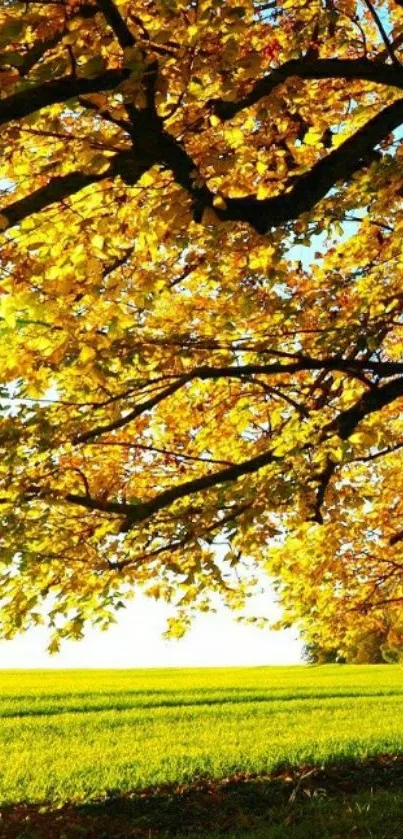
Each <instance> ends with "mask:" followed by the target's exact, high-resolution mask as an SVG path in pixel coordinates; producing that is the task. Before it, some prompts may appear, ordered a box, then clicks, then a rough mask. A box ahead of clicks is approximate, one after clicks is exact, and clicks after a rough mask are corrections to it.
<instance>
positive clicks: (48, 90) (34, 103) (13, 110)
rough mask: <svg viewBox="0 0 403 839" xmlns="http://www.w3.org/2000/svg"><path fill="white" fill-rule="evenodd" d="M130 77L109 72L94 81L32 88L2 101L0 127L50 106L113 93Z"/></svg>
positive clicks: (64, 80) (61, 81) (66, 79)
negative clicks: (85, 96)
mask: <svg viewBox="0 0 403 839" xmlns="http://www.w3.org/2000/svg"><path fill="white" fill-rule="evenodd" d="M129 76H130V70H128V69H123V70H105V72H104V73H102V74H101V75H100V76H95V77H94V78H83V79H81V78H78V79H77V78H74V77H73V76H63V78H61V79H52V80H51V81H49V82H44V83H43V84H38V85H32V87H28V88H26V89H25V90H21V91H19V92H18V93H14V94H13V95H12V96H8V97H7V98H6V99H2V100H0V125H5V124H6V123H8V122H12V121H13V120H18V119H22V118H23V117H26V116H30V115H31V114H34V113H35V112H36V111H40V110H41V109H42V108H47V107H48V106H49V105H56V104H57V103H58V102H68V101H69V100H70V99H74V98H76V97H77V96H84V95H86V94H89V93H99V92H100V91H102V90H113V88H115V87H117V86H118V85H119V84H121V83H122V82H124V81H125V79H127V78H128V77H129Z"/></svg>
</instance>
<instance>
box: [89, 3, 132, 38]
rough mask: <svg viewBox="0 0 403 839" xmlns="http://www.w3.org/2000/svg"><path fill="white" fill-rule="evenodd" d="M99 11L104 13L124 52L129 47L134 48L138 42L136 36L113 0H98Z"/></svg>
mask: <svg viewBox="0 0 403 839" xmlns="http://www.w3.org/2000/svg"><path fill="white" fill-rule="evenodd" d="M96 3H97V6H98V8H99V10H100V11H101V12H102V14H103V16H104V18H105V20H106V21H107V22H108V24H109V26H110V28H111V29H112V31H113V32H114V34H115V35H116V38H117V40H118V41H119V44H120V46H121V47H122V50H124V49H127V48H128V47H134V45H135V43H136V40H135V38H134V35H133V34H132V33H131V32H130V29H129V27H128V25H127V23H126V21H125V20H123V18H122V15H121V14H120V12H119V9H118V8H117V6H115V4H114V3H113V0H96Z"/></svg>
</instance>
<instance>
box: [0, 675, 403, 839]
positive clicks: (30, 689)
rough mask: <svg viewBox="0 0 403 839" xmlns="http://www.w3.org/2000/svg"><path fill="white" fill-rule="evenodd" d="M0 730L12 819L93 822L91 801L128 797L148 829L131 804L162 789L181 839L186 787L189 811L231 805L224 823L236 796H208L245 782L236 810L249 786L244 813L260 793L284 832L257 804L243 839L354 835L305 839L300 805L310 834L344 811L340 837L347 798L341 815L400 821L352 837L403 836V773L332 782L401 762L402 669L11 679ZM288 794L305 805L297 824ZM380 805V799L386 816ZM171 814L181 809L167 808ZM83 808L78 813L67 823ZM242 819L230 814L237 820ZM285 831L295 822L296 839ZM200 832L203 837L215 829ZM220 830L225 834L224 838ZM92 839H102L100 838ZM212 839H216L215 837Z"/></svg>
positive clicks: (2, 777)
mask: <svg viewBox="0 0 403 839" xmlns="http://www.w3.org/2000/svg"><path fill="white" fill-rule="evenodd" d="M0 719H1V722H0V798H1V802H2V804H3V806H4V805H5V806H6V810H5V811H4V817H5V816H6V815H7V814H8V815H7V818H8V816H9V815H10V814H11V815H12V813H14V814H15V813H17V815H18V814H20V811H21V812H23V810H21V808H19V807H16V806H15V805H16V804H18V803H21V802H25V803H26V804H27V803H28V805H29V802H31V804H32V805H33V807H31V810H29V812H31V811H32V812H33V811H34V809H35V808H34V805H35V804H36V803H39V802H48V803H56V804H61V803H63V802H71V803H72V804H73V805H76V804H78V803H84V802H87V805H86V807H87V809H86V807H85V806H81V809H80V812H81V813H84V814H85V813H88V806H89V805H88V802H91V801H95V800H99V801H101V802H103V803H102V805H100V804H92V805H90V806H91V807H92V808H93V814H94V813H95V812H96V808H97V807H98V808H99V807H100V806H102V807H105V801H107V802H109V805H108V806H109V807H111V806H112V804H113V802H115V804H114V805H113V806H116V801H117V800H120V801H122V800H123V799H124V797H125V796H126V803H127V802H129V801H130V802H131V803H130V808H131V810H132V809H133V807H134V808H135V809H136V812H137V814H138V815H139V818H140V822H141V824H143V825H144V829H147V830H149V829H150V826H149V824H150V823H149V821H147V819H148V818H149V817H148V815H147V813H144V812H143V811H142V810H141V807H139V805H138V804H136V802H135V798H134V799H133V797H132V796H130V795H128V794H129V793H130V792H133V791H134V792H135V791H136V790H144V789H147V788H150V787H153V788H156V787H158V788H159V795H160V799H161V796H162V799H161V800H158V802H157V800H156V796H155V793H154V794H151V795H149V796H148V797H147V796H146V799H147V801H149V800H151V799H152V800H153V801H154V804H153V806H154V805H155V806H154V810H155V812H156V813H157V816H155V818H156V821H155V824H156V825H157V827H158V830H161V831H164V830H165V829H166V830H168V832H169V833H170V834H172V832H173V831H174V829H177V830H181V829H184V827H183V823H182V818H180V817H178V820H177V825H176V826H175V817H174V816H172V814H171V816H172V818H171V817H169V818H168V822H167V821H166V818H165V816H167V813H168V811H169V807H172V806H174V807H176V806H178V801H179V799H178V796H179V798H180V800H181V801H182V805H183V800H184V794H183V790H182V789H180V788H179V789H178V785H179V787H180V785H184V784H185V785H186V784H190V785H192V789H193V792H191V793H190V792H189V794H188V793H186V794H185V798H186V796H187V799H186V801H187V803H186V806H185V812H188V813H189V812H190V810H192V807H194V806H196V810H197V800H198V796H199V797H200V796H203V795H204V796H210V798H209V800H211V796H213V797H214V795H216V796H217V795H218V796H221V797H222V796H224V799H225V800H224V801H223V803H222V805H220V812H222V813H224V814H225V813H226V807H227V804H226V802H228V800H229V799H226V798H225V796H226V795H227V791H228V789H232V787H231V786H230V787H228V785H227V786H225V785H224V786H223V785H222V784H221V785H220V783H214V784H212V785H211V786H208V784H209V782H210V781H212V780H214V781H215V782H216V781H218V782H219V781H220V779H227V778H233V777H234V776H235V777H238V781H237V784H238V787H237V789H238V792H237V796H238V798H239V789H240V788H241V787H242V790H243V792H242V795H243V796H244V800H245V801H249V799H250V795H252V799H253V801H254V802H255V799H254V796H256V795H258V798H259V801H260V799H261V798H262V796H263V799H262V800H264V801H265V802H266V805H265V806H266V811H265V813H266V815H264V814H263V818H264V819H266V820H267V802H268V798H267V796H268V795H269V797H270V796H272V797H273V795H274V799H275V801H276V802H277V803H276V807H277V811H276V813H277V815H276V816H275V817H274V815H273V819H272V822H273V823H272V824H271V827H270V830H271V831H272V832H268V831H269V828H268V826H267V822H266V821H264V822H263V824H261V823H260V821H259V819H260V816H261V812H260V810H261V808H260V809H259V806H257V805H256V802H255V803H254V804H253V807H252V811H253V819H252V822H251V824H252V829H253V831H254V832H252V833H248V832H247V831H248V830H249V825H248V818H249V816H248V813H249V810H250V809H251V808H250V807H246V809H245V807H243V809H242V807H240V809H239V812H240V813H244V816H245V818H244V822H242V819H241V824H238V821H239V819H238V820H235V823H234V825H235V827H234V831H233V832H235V830H236V829H239V828H240V827H241V826H242V827H243V832H242V836H244V837H245V839H252V837H256V839H260V836H263V835H264V836H265V837H266V839H272V837H273V839H277V837H280V836H283V835H284V836H290V837H294V836H295V837H296V839H299V837H300V836H301V837H302V835H303V836H310V835H312V836H318V837H321V838H322V836H323V837H325V836H327V835H329V836H336V835H338V836H347V835H350V834H349V833H347V832H346V833H332V832H330V833H328V834H326V833H324V832H323V830H324V827H323V824H324V823H323V822H322V823H321V822H320V821H319V822H318V825H319V827H317V830H318V831H319V832H317V833H309V830H308V828H307V827H306V826H305V828H303V830H302V828H301V831H302V832H298V831H299V830H300V828H299V826H298V825H299V822H298V818H296V816H295V814H296V812H297V810H296V809H295V807H297V809H298V807H300V806H301V801H302V799H303V802H305V803H304V812H308V811H309V813H308V815H309V819H308V822H309V825H310V829H311V830H313V829H314V827H312V825H314V824H315V820H317V819H319V820H320V819H321V818H322V817H323V816H324V813H325V812H326V813H327V816H326V818H327V819H328V820H329V824H330V825H331V823H332V812H333V811H334V825H335V827H334V829H335V830H336V829H337V830H339V829H340V825H342V824H343V820H342V815H341V813H340V812H339V809H338V808H339V803H340V802H339V803H338V801H337V800H336V801H335V800H334V793H335V792H336V793H340V794H342V796H343V802H345V801H346V799H345V796H346V795H347V797H348V803H344V804H343V813H344V818H347V820H348V819H349V820H350V821H349V824H350V823H351V824H352V823H353V822H352V820H353V821H354V824H355V825H356V824H358V823H359V822H360V820H361V821H362V823H363V825H364V826H365V824H371V820H372V819H375V820H378V821H379V830H381V829H383V827H385V815H384V816H383V818H381V813H382V812H383V813H384V814H385V813H386V812H389V813H390V824H389V827H388V830H389V832H385V834H382V833H380V832H378V833H376V832H373V833H372V834H371V833H362V834H361V833H357V831H356V832H355V834H354V835H362V836H371V835H374V836H383V835H385V837H386V836H388V837H399V839H400V837H403V795H402V793H401V783H402V779H403V767H402V762H401V761H397V762H393V761H392V762H391V761H386V762H385V763H384V764H383V762H382V761H379V765H380V772H381V775H382V778H381V781H380V788H379V789H377V777H378V775H377V773H378V769H376V771H375V769H374V765H373V762H372V763H371V761H370V767H369V769H367V770H366V775H365V773H364V775H365V778H364V780H363V781H362V782H361V780H360V776H359V774H357V770H354V772H355V775H354V781H351V776H350V774H349V771H350V770H343V769H340V768H339V769H337V775H336V776H334V778H333V781H332V777H331V775H330V776H327V775H326V772H329V771H330V772H331V771H332V769H331V767H332V766H335V765H336V766H338V767H340V766H342V767H343V766H344V767H348V766H349V765H350V763H351V765H352V763H353V762H355V763H357V761H360V760H364V764H365V759H366V758H368V756H371V755H372V756H378V755H384V754H389V755H390V754H398V753H403V670H402V669H401V668H400V667H398V666H386V665H380V666H369V667H366V666H359V667H357V666H338V665H331V666H326V667H291V668H280V667H278V668H271V667H268V668H253V669H252V668H251V669H246V668H242V669H241V668H239V669H220V670H215V669H212V670H148V671H147V670H143V671H53V672H52V671H32V672H28V671H25V672H17V671H16V672H11V671H3V672H1V671H0ZM367 763H368V761H367ZM313 765H316V766H318V765H324V766H326V767H328V769H327V770H326V772H325V774H324V776H323V778H322V777H321V776H320V773H319V775H318V774H316V775H315V773H313V776H308V777H307V780H304V779H302V782H301V780H300V774H301V773H300V770H298V771H296V772H291V773H290V772H287V771H285V767H287V766H291V767H304V766H305V767H306V766H313ZM376 765H378V761H377V762H376ZM382 767H383V768H382ZM368 772H369V774H368ZM374 772H375V774H374ZM385 772H386V775H385ZM269 773H271V777H270V779H268V778H266V779H265V780H264V779H261V780H259V781H258V780H250V781H246V782H245V781H244V780H242V776H253V775H255V774H256V775H260V776H262V775H268V774H269ZM305 773H306V770H305ZM382 773H383V774H382ZM396 773H397V774H396ZM302 774H304V770H302ZM329 777H330V780H329ZM346 778H347V781H346V782H345V779H346ZM349 778H350V781H349V780H348V779H349ZM206 782H207V788H206ZM395 782H396V783H395ZM397 782H398V783H397ZM203 784H204V786H203ZM170 785H171V786H170ZM251 785H252V786H251ZM332 785H333V787H334V789H333V788H332ZM399 787H400V791H399ZM269 788H270V793H268V791H267V790H268V789H269ZM375 788H376V791H374V789H375ZM392 788H393V790H392ZM206 790H207V791H206ZM371 790H372V791H371ZM293 792H294V795H292V793H293ZM302 793H303V794H302ZM290 795H291V798H292V800H293V799H295V801H294V803H293V804H292V805H291V814H290V812H289V808H290V803H289V799H290ZM164 796H165V798H164ZM276 796H277V798H276ZM376 796H378V797H379V796H380V797H381V798H382V801H383V804H382V808H381V810H379V807H378V806H377V804H376ZM241 797H242V796H241ZM146 799H145V798H144V797H143V798H141V799H139V800H142V801H143V805H142V806H143V807H144V806H147V807H148V806H149V805H148V804H147V805H145V804H144V801H145V800H146ZM220 800H221V799H220ZM237 800H238V799H237ZM161 801H162V804H161ZM192 801H193V802H194V801H196V805H194V804H192ZM231 801H232V799H231ZM111 802H112V803H111ZM133 802H134V803H133ZM164 802H165V803H164ZM167 802H171V803H170V804H169V806H168V804H167ZM172 802H174V804H172ZM7 805H11V809H9V807H8V806H7ZM182 805H181V806H182ZM24 806H25V805H24ZM29 806H30V805H29ZM119 806H120V805H119ZM161 807H162V811H163V812H164V814H165V815H164V817H162V816H161V813H160V811H161ZM94 808H95V809H94ZM189 808H190V809H189ZM231 808H232V809H231ZM307 808H308V810H307ZM309 808H310V810H309ZM182 809H183V807H182ZM199 809H200V807H199ZM73 810H74V807H70V810H69V813H70V814H71V812H72V811H73ZM201 810H202V811H203V806H202V807H201ZM233 810H234V807H233V802H232V803H231V806H230V807H229V812H230V813H233ZM140 811H141V812H140ZM235 811H236V808H235ZM35 812H36V811H35ZM62 812H63V811H62ZM74 812H77V810H74ZM147 812H148V811H147ZM192 812H193V811H192ZM158 813H160V815H158ZM287 813H288V815H287ZM400 813H402V816H400ZM349 814H350V815H349ZM168 815H169V813H168ZM69 817H70V816H69ZM10 818H11V816H10ZM18 818H19V815H18ZM130 818H132V816H131V817H130ZM150 818H151V816H150ZM228 818H229V817H228ZM231 818H232V817H231ZM276 818H277V819H278V821H279V826H278V828H277V827H276V824H275V823H274V822H275V819H276ZM158 819H159V821H158ZM161 819H162V820H161ZM256 819H257V821H256ZM393 819H394V821H393ZM284 820H286V821H287V820H288V821H287V824H288V827H287V833H284V823H285V822H284ZM199 821H200V819H199ZM218 821H219V820H218ZM230 821H231V820H230ZM190 822H191V823H192V824H193V825H194V826H196V827H197V825H198V823H199V822H198V819H197V818H195V817H194V813H193V815H192V816H191V818H190ZM190 822H189V824H190ZM395 822H396V827H395ZM201 823H202V825H201V826H202V827H203V830H204V831H205V824H204V821H203V818H202V819H201ZM213 823H214V822H213ZM400 823H401V825H402V827H401V832H400V833H399V832H398V831H399V829H400V828H398V827H397V825H398V824H400ZM5 824H6V821H5V820H4V818H3V826H4V825H5ZM228 824H229V822H228V820H227V821H226V822H225V824H224V827H225V835H226V836H228V837H229V836H230V835H231V830H230V829H229V827H228ZM320 824H322V827H320ZM181 825H182V827H181ZM186 825H187V822H186V819H185V826H186ZM374 825H375V823H374ZM140 827H141V825H140ZM4 829H5V827H4ZM4 829H3V833H2V832H1V822H0V835H1V836H3V835H4V836H6V835H7V836H11V835H13V836H14V835H15V836H24V835H25V834H24V833H21V832H20V833H17V832H15V833H4ZM139 829H140V828H139ZM315 829H316V828H315ZM329 829H330V828H329ZM363 829H364V827H363ZM365 829H366V828H365ZM375 829H377V827H376V825H375V826H373V831H374V830H375ZM385 829H386V828H385ZM186 830H188V827H186ZM346 830H347V828H346ZM127 831H128V829H127V826H126V828H125V829H124V832H123V833H122V834H119V833H118V828H116V832H114V833H109V834H108V833H106V834H105V835H116V836H118V835H122V836H124V835H130V833H128V832H127ZM220 831H221V835H222V826H219V832H220ZM276 831H277V832H276ZM281 831H283V832H281ZM295 831H296V832H295ZM304 831H305V832H304ZM307 831H308V832H307ZM321 831H322V832H321ZM393 831H395V832H393ZM26 835H28V834H26ZM29 835H32V836H41V835H47V836H52V835H55V836H58V835H68V836H70V835H71V836H73V835H75V834H74V833H64V834H62V833H60V834H58V833H55V834H52V832H51V830H50V828H47V829H46V831H45V832H44V833H39V834H36V833H33V834H29ZM84 835H87V836H91V835H92V834H91V833H89V832H87V833H85V834H84ZM94 835H96V836H100V835H101V833H100V832H99V828H98V830H97V832H96V833H95V834H94ZM133 835H138V833H137V834H136V833H133ZM145 835H147V834H145ZM156 835H157V834H156ZM192 835H194V836H196V835H197V836H198V835H199V834H198V833H194V834H192ZM200 835H201V834H200ZM203 835H204V836H206V833H205V832H204V833H203ZM214 835H215V834H214ZM217 835H218V834H217ZM352 835H353V834H352ZM208 837H209V839H212V837H213V834H212V833H211V825H210V832H209V833H208Z"/></svg>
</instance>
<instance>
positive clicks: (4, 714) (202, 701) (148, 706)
mask: <svg viewBox="0 0 403 839" xmlns="http://www.w3.org/2000/svg"><path fill="white" fill-rule="evenodd" d="M131 693H133V694H135V691H132V692H130V693H129V692H128V693H127V694H125V696H129V695H130V694H131ZM211 693H212V692H211V691H210V692H209V693H208V692H207V691H206V695H205V696H204V695H201V696H198V697H196V698H192V699H181V698H178V697H176V696H173V697H172V698H169V699H161V700H158V699H154V698H151V700H150V699H149V697H150V696H151V697H152V695H153V692H152V691H149V693H148V695H147V697H148V698H147V699H143V698H140V699H137V701H135V700H133V702H127V701H119V700H115V701H114V702H110V701H109V702H99V703H98V704H96V703H94V704H92V703H90V704H87V705H86V704H85V701H84V702H82V703H81V704H78V703H77V704H74V703H71V704H69V703H68V702H66V704H65V705H63V704H62V701H61V700H62V697H59V696H57V697H56V699H57V700H58V701H60V705H59V707H57V706H52V707H49V706H48V705H44V706H42V707H41V705H40V704H39V705H38V707H35V705H32V706H31V707H30V708H29V707H28V708H18V707H11V708H7V707H6V708H5V709H4V708H1V705H0V715H1V718H2V719H3V720H5V719H14V718H18V719H22V718H25V717H56V716H59V715H60V714H92V713H93V714H99V713H100V712H114V711H131V712H135V711H155V710H158V709H159V708H173V709H176V708H177V709H180V708H198V707H200V706H203V707H213V706H215V705H220V706H221V705H248V704H251V705H254V704H256V705H261V704H266V705H268V707H270V706H271V705H279V704H284V703H286V702H287V703H298V702H304V701H305V700H310V703H311V708H313V709H314V707H315V706H314V705H313V704H312V703H313V702H315V703H317V704H318V703H320V704H321V706H322V707H323V705H324V703H327V704H330V703H331V704H332V705H333V707H335V708H337V707H340V708H341V707H343V704H344V702H347V701H349V700H350V699H355V700H364V701H368V700H371V699H374V700H375V699H379V698H380V697H383V698H385V699H387V698H393V697H397V696H398V697H402V690H401V689H398V690H389V691H385V690H377V691H367V692H363V693H358V692H357V691H350V692H347V691H340V692H339V691H334V692H333V693H331V692H328V693H319V692H318V691H316V693H315V694H313V693H312V692H311V693H309V692H305V693H304V692H301V693H295V692H294V693H293V694H284V695H270V694H269V695H268V694H267V693H261V694H259V693H256V694H254V693H252V692H251V695H249V694H248V693H246V692H245V693H240V692H239V691H237V692H234V693H231V691H227V692H226V695H223V696H217V697H214V696H212V695H211ZM112 695H113V694H112ZM78 696H81V694H78ZM88 697H89V695H88V694H83V698H84V700H87V702H88ZM14 698H15V697H13V699H14ZM336 702H338V703H339V705H336V704H335V703H336ZM273 713H278V708H277V707H276V708H275V710H273Z"/></svg>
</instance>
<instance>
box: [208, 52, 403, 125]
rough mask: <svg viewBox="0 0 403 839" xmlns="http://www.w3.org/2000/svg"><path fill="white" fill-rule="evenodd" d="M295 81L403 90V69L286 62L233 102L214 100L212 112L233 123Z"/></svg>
mask: <svg viewBox="0 0 403 839" xmlns="http://www.w3.org/2000/svg"><path fill="white" fill-rule="evenodd" d="M293 77H297V78H300V79H307V80H308V79H344V80H357V81H367V82H372V83H374V84H381V85H387V86H389V87H396V88H399V89H400V90H402V89H403V67H400V66H396V65H395V64H394V65H392V66H391V65H389V64H382V63H380V62H379V61H373V60H372V61H370V60H369V59H368V58H352V59H351V58H350V59H349V58H318V59H314V60H312V59H311V58H296V59H292V60H291V61H287V62H286V63H285V64H283V65H282V66H281V67H279V68H278V69H275V70H273V71H272V72H271V73H270V74H269V75H268V76H264V78H262V79H259V80H258V81H257V82H255V84H254V86H253V88H252V90H251V91H250V93H248V94H247V95H246V96H244V97H242V99H238V100H235V101H234V102H232V101H231V102H229V101H225V100H223V99H214V100H212V102H211V106H212V108H213V111H214V113H215V114H217V116H219V117H220V119H222V120H228V119H232V117H234V116H235V115H236V114H238V113H239V111H242V110H243V109H244V108H250V107H251V105H256V103H257V102H259V101H260V99H262V98H263V97H265V96H269V95H270V94H271V93H272V92H273V90H275V88H276V87H278V85H279V84H284V82H286V81H288V79H291V78H293Z"/></svg>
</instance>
